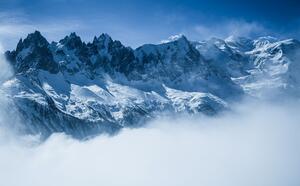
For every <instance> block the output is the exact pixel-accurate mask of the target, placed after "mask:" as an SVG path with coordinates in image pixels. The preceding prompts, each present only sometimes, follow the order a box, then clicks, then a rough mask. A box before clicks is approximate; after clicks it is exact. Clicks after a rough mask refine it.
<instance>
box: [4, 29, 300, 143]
mask: <svg viewBox="0 0 300 186" xmlns="http://www.w3.org/2000/svg"><path fill="white" fill-rule="evenodd" d="M299 48H300V44H299V42H298V41H297V40H284V41H278V40H276V39H274V38H270V37H266V38H259V39H257V40H249V39H246V38H233V37H231V38H228V39H226V40H221V39H210V40H208V41H202V42H191V41H189V40H188V39H187V38H186V37H185V36H179V37H176V39H173V40H171V41H168V42H165V43H162V44H158V45H152V44H147V45H143V46H141V47H139V48H137V49H132V48H130V47H125V46H124V45H122V43H121V42H120V41H114V40H112V38H111V37H110V36H108V35H107V34H102V35H100V36H99V37H95V38H94V40H93V41H92V42H89V43H85V42H83V41H82V40H81V39H80V37H79V36H77V35H76V34H75V33H72V34H70V35H69V36H66V37H65V38H64V39H62V40H60V41H59V42H52V43H49V42H48V41H47V40H46V39H45V38H44V37H43V36H42V35H41V33H40V32H38V31H36V32H34V33H32V34H29V35H28V36H27V38H25V39H24V40H22V39H21V40H20V41H19V43H18V45H17V47H16V50H14V51H8V52H6V53H5V55H6V58H7V59H8V61H9V62H10V63H11V65H12V67H13V69H14V72H15V73H14V77H12V78H11V79H9V80H7V81H5V82H4V83H3V85H1V86H2V88H1V89H2V90H4V91H5V92H6V93H7V95H9V97H10V98H11V100H12V101H13V102H14V103H15V105H16V107H17V110H18V112H19V113H20V117H21V120H22V121H23V122H22V123H23V125H24V126H25V127H24V128H25V131H26V132H28V133H31V134H39V133H40V134H42V136H44V137H47V136H49V135H50V134H52V133H54V132H65V133H66V134H70V135H72V136H73V137H76V138H85V137H88V136H91V135H96V134H99V133H102V132H108V133H114V132H117V131H118V130H119V129H121V128H123V127H137V126H140V125H143V124H144V123H145V122H146V121H148V120H149V119H151V118H156V117H159V116H160V115H161V114H162V113H190V114H197V113H204V114H207V115H214V114H216V113H218V112H219V111H222V110H224V109H226V108H230V104H231V103H232V102H233V101H237V100H238V99H239V98H241V97H242V96H243V95H245V94H249V95H252V96H256V97H258V96H262V95H264V94H263V93H265V92H266V90H274V89H276V92H280V93H284V94H286V93H288V94H293V95H296V96H297V95H298V94H299V93H298V92H299V80H300V79H299V75H298V73H299V72H300V71H299V62H298V56H297V55H298V50H299ZM277 90H278V91H277Z"/></svg>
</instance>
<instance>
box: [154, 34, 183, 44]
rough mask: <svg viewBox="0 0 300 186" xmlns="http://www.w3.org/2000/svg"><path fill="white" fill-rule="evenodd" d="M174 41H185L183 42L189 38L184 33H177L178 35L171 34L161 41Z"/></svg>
mask: <svg viewBox="0 0 300 186" xmlns="http://www.w3.org/2000/svg"><path fill="white" fill-rule="evenodd" d="M174 41H183V42H186V41H188V40H187V38H186V37H185V36H184V35H183V34H177V35H173V36H170V37H169V38H168V39H166V40H162V41H161V42H160V43H161V44H164V43H170V42H174Z"/></svg>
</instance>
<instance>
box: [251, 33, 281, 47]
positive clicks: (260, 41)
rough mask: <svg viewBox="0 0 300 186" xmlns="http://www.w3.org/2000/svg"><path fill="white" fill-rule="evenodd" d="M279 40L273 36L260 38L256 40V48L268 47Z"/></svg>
mask: <svg viewBox="0 0 300 186" xmlns="http://www.w3.org/2000/svg"><path fill="white" fill-rule="evenodd" d="M277 41H278V39H277V38H275V37H272V36H265V37H259V38H257V39H255V40H254V45H255V48H260V47H264V46H266V45H269V44H272V43H275V42H277Z"/></svg>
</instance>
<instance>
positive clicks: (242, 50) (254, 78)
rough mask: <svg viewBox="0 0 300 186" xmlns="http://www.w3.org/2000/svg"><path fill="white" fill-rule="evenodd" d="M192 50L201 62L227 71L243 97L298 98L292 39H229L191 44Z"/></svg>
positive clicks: (299, 46) (298, 64) (299, 45)
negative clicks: (194, 48) (196, 51)
mask: <svg viewBox="0 0 300 186" xmlns="http://www.w3.org/2000/svg"><path fill="white" fill-rule="evenodd" d="M194 46H195V47H196V48H197V49H198V50H199V51H200V53H201V54H202V55H203V56H204V57H205V59H207V60H210V61H211V62H212V63H213V64H214V65H216V66H218V67H219V68H221V69H223V70H224V71H227V72H228V73H229V74H230V76H231V79H232V80H233V81H234V82H235V83H236V84H238V85H240V86H241V87H242V88H243V90H244V91H245V93H246V94H250V95H252V96H254V97H263V98H266V97H268V98H275V97H277V96H279V95H289V96H296V97H299V96H300V94H299V90H300V87H299V86H300V84H299V78H300V75H299V72H300V71H299V69H300V61H299V59H300V58H299V52H300V42H299V41H297V40H295V39H288V40H282V41H280V40H278V39H276V38H273V37H270V36H268V37H261V38H258V39H255V40H250V39H247V38H241V37H229V38H227V39H226V40H220V39H211V40H208V41H204V42H194Z"/></svg>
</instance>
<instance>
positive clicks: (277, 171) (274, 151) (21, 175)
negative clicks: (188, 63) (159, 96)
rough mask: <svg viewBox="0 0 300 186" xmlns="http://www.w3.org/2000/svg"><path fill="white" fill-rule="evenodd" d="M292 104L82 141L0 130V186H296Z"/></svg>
mask: <svg viewBox="0 0 300 186" xmlns="http://www.w3.org/2000/svg"><path fill="white" fill-rule="evenodd" d="M295 105H296V104H295ZM295 105H291V104H281V105H275V104H262V103H247V104H246V103H245V104H242V105H240V106H237V107H236V109H234V110H233V111H232V112H230V113H226V114H224V115H223V116H219V117H217V118H205V117H195V118H183V117H178V118H176V119H174V118H173V119H170V118H166V119H159V120H157V121H153V122H152V123H151V124H150V125H149V126H147V127H145V128H140V129H130V130H129V129H128V130H124V131H122V132H121V133H120V134H119V135H117V136H114V137H106V136H99V137H97V138H95V139H92V140H89V141H85V142H82V141H76V140H73V139H71V138H69V137H67V136H65V135H63V134H55V135H53V136H51V137H50V139H48V140H47V141H46V142H45V143H43V144H40V145H32V140H27V142H24V140H23V141H20V140H16V141H14V140H9V141H8V140H7V137H5V136H3V135H2V136H1V135H0V175H1V185H10V186H18V185H22V186H35V185H36V186H38V185H43V186H55V185H65V186H69V185H70V186H71V185H72V186H77V185H78V186H79V185H89V186H99V185H105V186H111V185H120V186H126V185H131V186H134V185H137V186H148V185H149V186H153V185H156V186H160V185H161V186H166V185H180V186H181V185H182V186H183V185H184V186H187V185H188V186H199V185H205V186H240V185H243V186H248V185H249V186H253V185H255V186H267V185H272V186H286V185H289V186H293V185H299V184H300V177H299V172H300V148H299V147H300V135H299V133H300V126H299V121H300V115H299V107H298V106H295ZM0 134H1V133H0Z"/></svg>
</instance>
